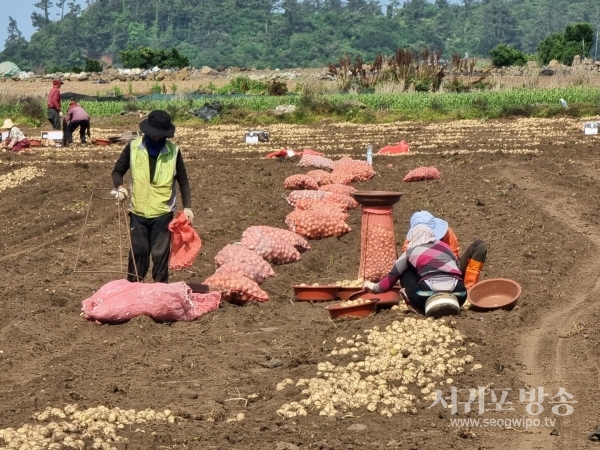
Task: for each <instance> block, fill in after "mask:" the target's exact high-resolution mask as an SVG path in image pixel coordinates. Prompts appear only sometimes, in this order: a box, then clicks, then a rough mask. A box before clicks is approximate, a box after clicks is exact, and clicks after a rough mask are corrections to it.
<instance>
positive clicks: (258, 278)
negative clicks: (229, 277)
mask: <svg viewBox="0 0 600 450" xmlns="http://www.w3.org/2000/svg"><path fill="white" fill-rule="evenodd" d="M215 273H220V274H232V273H238V274H241V275H244V276H245V277H246V278H250V279H251V280H252V281H255V282H256V284H259V285H260V284H263V283H264V282H265V280H266V279H267V277H266V276H265V275H264V274H263V273H262V272H261V271H260V269H259V268H258V267H255V266H251V265H250V264H244V263H237V262H228V263H225V264H223V265H222V266H221V267H219V268H218V269H217V270H216V271H215Z"/></svg>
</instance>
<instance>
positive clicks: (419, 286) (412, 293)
mask: <svg viewBox="0 0 600 450" xmlns="http://www.w3.org/2000/svg"><path fill="white" fill-rule="evenodd" d="M420 278H421V277H420V276H419V274H418V273H417V270H416V269H415V268H414V267H412V266H411V265H409V268H408V269H406V270H405V271H404V272H403V273H402V275H401V276H400V284H401V285H402V287H403V288H404V289H405V291H406V295H407V297H408V300H409V301H410V304H411V306H413V307H414V308H415V309H417V310H418V311H419V312H420V313H422V314H425V302H426V301H427V299H428V297H424V296H420V295H417V291H431V288H430V287H429V286H428V285H427V283H425V282H424V281H419V279H420ZM465 291H466V288H465V284H464V283H463V281H462V280H458V283H456V287H455V288H454V291H452V292H465ZM457 299H458V303H459V304H460V306H462V305H463V304H464V303H465V300H466V297H457Z"/></svg>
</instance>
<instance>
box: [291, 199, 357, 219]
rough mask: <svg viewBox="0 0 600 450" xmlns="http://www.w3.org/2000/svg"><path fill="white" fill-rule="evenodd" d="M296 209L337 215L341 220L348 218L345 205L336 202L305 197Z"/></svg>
mask: <svg viewBox="0 0 600 450" xmlns="http://www.w3.org/2000/svg"><path fill="white" fill-rule="evenodd" d="M296 209H297V210H299V211H320V212H322V213H325V214H330V215H332V216H335V217H337V218H338V219H339V220H346V219H347V218H348V213H347V212H346V208H345V207H344V205H342V204H340V203H336V202H326V201H322V200H308V199H305V200H300V201H299V202H298V203H297V204H296Z"/></svg>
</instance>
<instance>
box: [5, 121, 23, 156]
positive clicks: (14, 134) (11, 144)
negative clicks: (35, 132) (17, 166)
mask: <svg viewBox="0 0 600 450" xmlns="http://www.w3.org/2000/svg"><path fill="white" fill-rule="evenodd" d="M0 130H2V131H4V130H9V131H8V137H7V138H6V139H5V140H4V142H2V144H1V145H0V147H2V148H7V149H9V150H12V151H13V152H20V151H21V150H23V149H26V148H29V140H28V139H27V138H26V137H25V135H24V134H23V132H22V131H21V130H19V129H18V128H17V127H15V124H14V123H13V121H12V120H10V119H6V120H5V121H4V123H3V124H2V128H0Z"/></svg>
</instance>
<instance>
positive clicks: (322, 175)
mask: <svg viewBox="0 0 600 450" xmlns="http://www.w3.org/2000/svg"><path fill="white" fill-rule="evenodd" d="M306 175H307V176H309V177H311V178H312V179H313V180H315V181H316V182H317V184H318V185H319V186H324V185H326V184H331V183H333V177H332V176H331V174H330V173H329V172H325V171H324V170H311V171H310V172H308V173H307V174H306Z"/></svg>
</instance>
